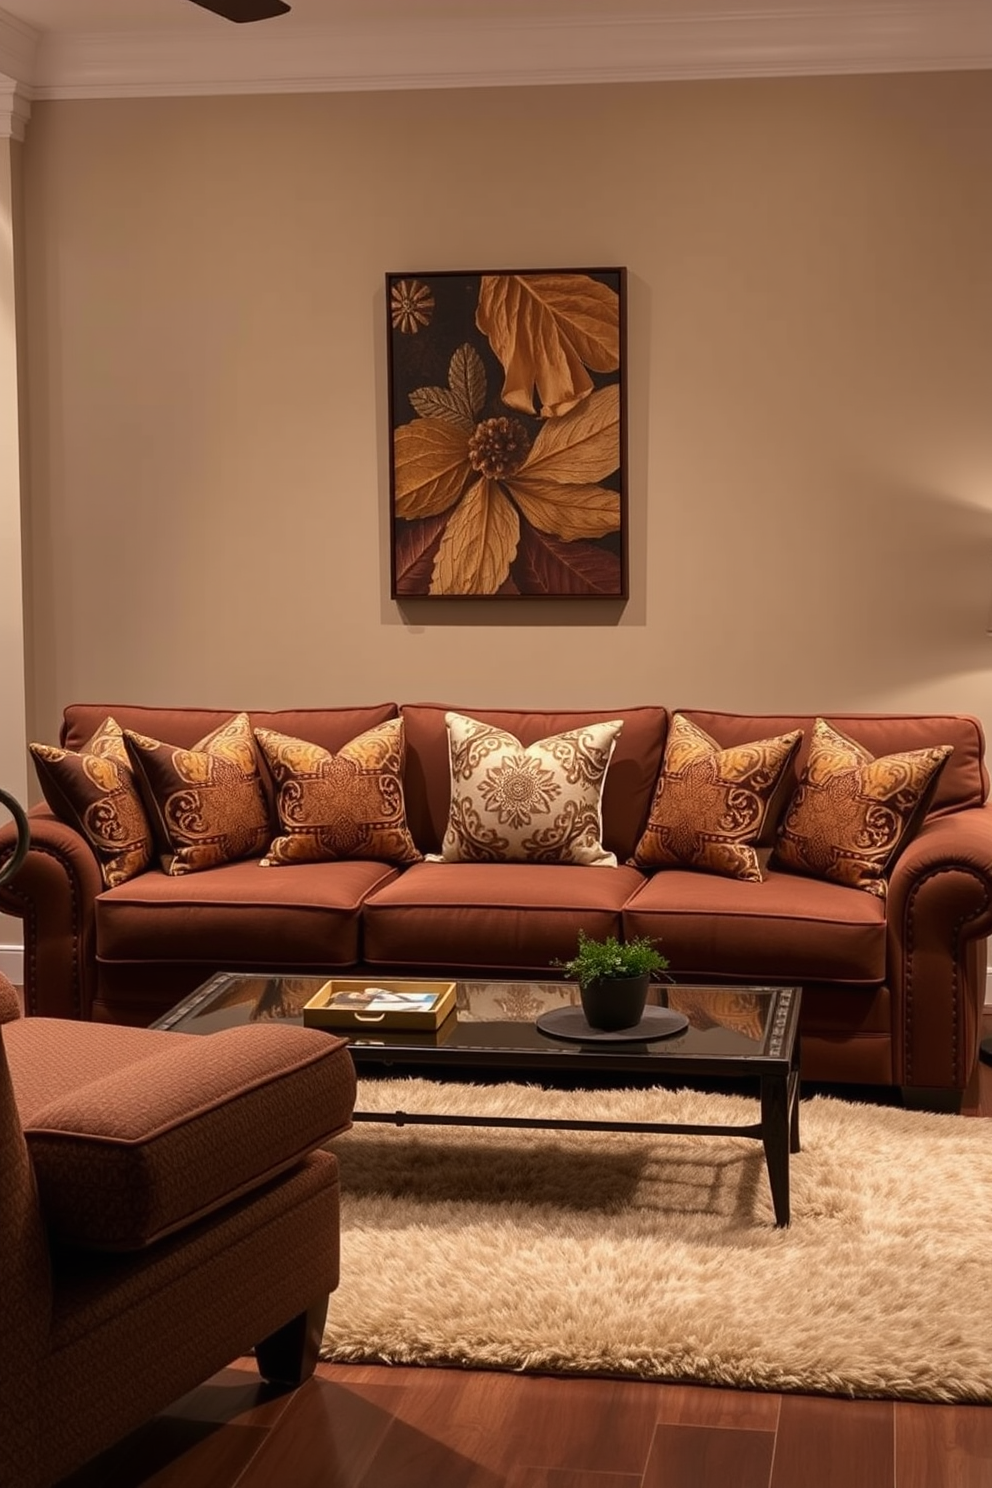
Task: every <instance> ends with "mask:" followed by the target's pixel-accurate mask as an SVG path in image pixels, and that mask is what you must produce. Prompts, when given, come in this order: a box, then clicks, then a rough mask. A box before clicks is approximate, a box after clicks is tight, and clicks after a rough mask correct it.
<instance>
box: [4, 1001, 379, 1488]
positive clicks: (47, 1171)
mask: <svg viewBox="0 0 992 1488" xmlns="http://www.w3.org/2000/svg"><path fill="white" fill-rule="evenodd" d="M0 1025H2V1028H0V1182H2V1185H3V1204H2V1206H0V1246H2V1249H3V1258H4V1284H3V1289H2V1292H0V1483H3V1484H6V1485H10V1488H15V1485H16V1488H45V1485H48V1484H50V1483H54V1482H55V1481H57V1480H60V1479H62V1478H64V1477H65V1475H66V1474H67V1473H69V1472H72V1471H74V1470H75V1469H76V1468H77V1467H79V1466H80V1465H81V1464H82V1463H83V1462H86V1461H87V1460H88V1459H90V1458H91V1457H93V1456H94V1455H95V1454H97V1453H98V1452H101V1451H103V1450H104V1449H105V1448H107V1447H108V1446H110V1445H111V1444H112V1443H113V1442H115V1441H117V1440H118V1439H119V1438H120V1437H122V1436H124V1435H126V1433H127V1432H129V1431H131V1430H132V1429H133V1428H134V1427H136V1426H138V1425H139V1424H141V1422H143V1421H144V1420H146V1419H147V1418H148V1417H150V1416H152V1415H153V1414H154V1413H155V1412H156V1411H158V1410H161V1409H163V1408H164V1407H165V1406H167V1405H168V1404H170V1402H172V1401H173V1400H175V1399H177V1398H178V1397H179V1396H180V1395H182V1394H184V1393H185V1392H186V1391H187V1390H190V1389H192V1388H193V1387H194V1386H195V1385H197V1384H199V1383H200V1382H201V1381H202V1380H204V1379H206V1378H207V1377H208V1376H210V1375H212V1374H214V1373H215V1372H216V1371H217V1370H218V1369H221V1368H223V1367H224V1366H225V1365H226V1364H229V1363H230V1362H231V1360H232V1359H235V1358H238V1357H240V1356H241V1355H242V1354H244V1353H246V1352H247V1351H248V1350H249V1349H250V1348H252V1347H254V1348H255V1353H256V1360H257V1363H258V1368H259V1372H260V1373H261V1374H262V1376H263V1377H264V1378H265V1379H267V1380H270V1381H273V1382H278V1383H281V1384H288V1385H295V1384H299V1383H300V1382H301V1381H302V1380H303V1379H304V1378H306V1377H307V1376H308V1375H309V1374H310V1373H312V1371H313V1367H314V1364H315V1362H316V1357H317V1350H318V1348H319V1344H320V1336H321V1330H322V1326H323V1320H324V1315H325V1313H326V1311H327V1299H328V1294H329V1293H330V1292H331V1291H332V1290H333V1289H334V1288H335V1287H336V1286H337V1284H338V1255H339V1222H338V1188H339V1185H338V1169H337V1161H336V1159H335V1157H334V1156H333V1154H332V1153H330V1152H324V1151H321V1150H319V1149H320V1147H321V1144H323V1143H324V1142H326V1141H327V1140H328V1138H330V1137H332V1136H333V1135H335V1134H336V1133H337V1132H340V1131H342V1130H345V1129H347V1127H348V1126H350V1124H351V1115H352V1109H353V1105H354V1095H355V1072H354V1066H353V1064H352V1060H351V1057H350V1055H349V1053H348V1049H347V1046H346V1044H345V1043H344V1041H343V1040H341V1039H337V1038H333V1037H332V1038H326V1037H322V1036H321V1035H319V1034H317V1033H316V1032H315V1030H313V1029H308V1028H287V1027H285V1026H283V1027H279V1028H276V1027H263V1026H258V1025H254V1026H252V1027H247V1028H237V1029H229V1030H227V1031H226V1033H225V1034H217V1035H215V1036H214V1037H213V1038H210V1039H201V1038H193V1037H191V1036H185V1037H184V1036H183V1035H181V1034H171V1033H162V1032H157V1031H155V1030H153V1029H146V1028H122V1027H110V1026H107V1025H105V1024H102V1025H101V1024H95V1023H81V1022H79V1021H78V1020H73V1021H66V1020H62V1019H54V1018H21V1017H19V1009H18V1006H17V1000H16V997H15V994H14V990H13V988H12V987H11V986H10V983H9V982H7V980H6V979H5V978H4V977H3V976H0ZM231 1035H234V1037H233V1038H232V1037H231ZM287 1035H288V1037H287Z"/></svg>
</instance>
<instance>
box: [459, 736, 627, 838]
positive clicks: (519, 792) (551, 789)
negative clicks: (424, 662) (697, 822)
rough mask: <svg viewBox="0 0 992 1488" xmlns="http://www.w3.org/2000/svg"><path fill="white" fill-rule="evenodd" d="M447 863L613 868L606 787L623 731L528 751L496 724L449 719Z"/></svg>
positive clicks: (541, 742)
mask: <svg viewBox="0 0 992 1488" xmlns="http://www.w3.org/2000/svg"><path fill="white" fill-rule="evenodd" d="M445 722H446V723H447V726H448V746H449V754H450V759H451V807H450V811H449V815H448V829H447V831H446V832H445V834H444V841H443V842H442V844H441V854H440V856H441V858H442V859H443V861H444V862H446V863H561V864H571V865H573V866H575V867H580V868H602V867H609V868H615V867H616V862H617V860H616V856H615V855H614V854H613V853H610V852H607V851H606V849H605V848H604V847H603V842H602V836H603V810H602V798H603V786H604V783H605V781H606V771H607V769H608V767H609V763H610V759H611V757H612V754H613V750H614V746H615V745H616V741H617V737H618V736H619V734H620V731H621V729H622V728H623V723H622V721H621V720H619V719H612V720H610V721H609V722H606V723H589V724H586V725H584V726H583V727H580V728H576V729H570V730H568V732H567V733H562V734H554V735H552V736H551V737H550V738H547V739H538V740H537V741H536V742H535V743H533V744H531V745H530V746H529V747H525V746H524V745H523V744H521V742H520V740H519V739H518V738H516V737H515V736H514V735H513V734H508V733H506V732H505V730H503V729H499V728H496V727H495V726H494V725H493V724H489V723H482V722H480V721H479V720H478V719H475V718H467V717H465V715H464V714H462V713H454V712H452V713H449V714H448V715H447V718H446V719H445Z"/></svg>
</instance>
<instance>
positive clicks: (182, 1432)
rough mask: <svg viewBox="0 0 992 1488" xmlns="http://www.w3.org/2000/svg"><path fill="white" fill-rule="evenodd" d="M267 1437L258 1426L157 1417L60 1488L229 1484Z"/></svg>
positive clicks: (215, 1487)
mask: <svg viewBox="0 0 992 1488" xmlns="http://www.w3.org/2000/svg"><path fill="white" fill-rule="evenodd" d="M268 1435H269V1433H268V1431H266V1430H264V1429H262V1428H261V1427H258V1426H233V1425H230V1424H229V1425H223V1426H221V1425H216V1424H214V1423H212V1422H209V1421H197V1420H191V1419H190V1418H188V1417H187V1418H180V1417H178V1416H156V1417H155V1418H154V1420H152V1421H149V1422H148V1423H147V1425H145V1426H142V1427H141V1428H140V1429H139V1430H137V1431H133V1432H132V1433H131V1435H130V1436H128V1437H125V1439H124V1440H123V1441H122V1442H119V1443H118V1445H117V1446H116V1447H112V1448H111V1449H110V1451H109V1452H104V1453H103V1454H102V1455H101V1456H100V1457H95V1458H94V1459H93V1461H92V1462H90V1463H88V1464H87V1466H86V1467H84V1468H81V1469H80V1470H79V1472H77V1473H73V1474H72V1476H71V1477H68V1478H64V1479H63V1481H62V1484H61V1485H60V1488H110V1485H111V1484H112V1485H113V1488H230V1485H233V1484H234V1483H236V1482H240V1475H241V1473H242V1471H243V1470H244V1468H246V1467H247V1466H248V1464H249V1463H250V1462H251V1460H252V1458H253V1457H254V1456H255V1454H256V1453H257V1452H258V1450H259V1448H260V1447H261V1446H262V1444H263V1443H264V1442H265V1440H266V1438H267V1437H268Z"/></svg>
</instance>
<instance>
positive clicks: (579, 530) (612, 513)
mask: <svg viewBox="0 0 992 1488" xmlns="http://www.w3.org/2000/svg"><path fill="white" fill-rule="evenodd" d="M511 489H512V491H513V498H514V500H515V501H516V503H517V505H518V506H519V508H520V510H521V511H522V512H523V514H524V516H525V517H526V518H527V520H528V522H530V524H531V525H532V526H533V527H537V528H538V529H539V530H540V531H541V532H551V533H553V534H554V535H555V537H560V538H561V539H562V540H563V541H564V542H574V541H575V539H576V538H580V537H605V536H606V534H607V533H608V532H617V531H618V530H619V527H620V495H619V492H617V491H610V490H609V489H608V488H607V487H606V486H559V485H557V484H556V483H555V482H554V481H541V480H538V479H537V477H536V476H535V477H534V478H533V479H531V480H527V479H525V478H524V477H522V476H514V478H513V481H512V483H511Z"/></svg>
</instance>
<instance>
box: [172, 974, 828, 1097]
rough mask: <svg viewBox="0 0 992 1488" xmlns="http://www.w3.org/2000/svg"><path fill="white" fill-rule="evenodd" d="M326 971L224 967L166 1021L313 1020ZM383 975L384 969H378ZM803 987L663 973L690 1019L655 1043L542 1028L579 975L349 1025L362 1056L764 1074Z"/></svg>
mask: <svg viewBox="0 0 992 1488" xmlns="http://www.w3.org/2000/svg"><path fill="white" fill-rule="evenodd" d="M326 980H327V977H326V976H265V975H257V974H249V973H242V972H218V973H216V975H214V976H212V977H211V978H210V980H209V981H207V982H205V983H204V984H203V986H202V987H200V988H198V989H197V991H195V992H193V993H191V994H190V996H189V997H187V998H185V999H184V1000H183V1001H182V1002H181V1003H179V1004H178V1005H177V1006H176V1007H175V1008H173V1009H172V1010H171V1012H169V1013H167V1014H166V1015H165V1016H164V1017H163V1018H160V1019H159V1020H158V1022H157V1023H156V1024H155V1025H154V1026H155V1027H156V1028H168V1029H171V1030H174V1031H176V1032H181V1033H213V1032H216V1031H217V1030H219V1029H222V1028H232V1027H235V1026H237V1025H239V1024H243V1023H253V1022H278V1021H282V1020H285V1021H288V1022H294V1023H302V1022H303V1005H304V1003H305V1002H307V1001H308V999H309V998H311V997H313V996H314V994H315V993H316V992H317V991H318V990H319V988H320V987H321V986H322V985H323V984H324V982H325V981H326ZM370 980H374V977H372V978H370ZM799 1002H800V991H799V989H798V988H796V987H758V986H733V987H728V986H694V985H677V984H667V983H663V982H660V983H656V984H654V985H653V986H652V988H651V992H650V994H649V1003H653V1004H655V1005H663V1006H668V1007H671V1008H673V1009H675V1010H677V1011H679V1012H682V1013H684V1014H685V1015H686V1016H687V1017H688V1019H689V1026H688V1027H687V1028H686V1029H684V1030H683V1031H682V1032H680V1033H677V1034H674V1035H672V1036H670V1037H668V1038H663V1039H658V1040H655V1041H653V1042H651V1043H646V1044H645V1043H638V1044H633V1043H631V1044H626V1043H615V1042H611V1043H609V1044H606V1043H603V1042H597V1041H596V1040H594V1039H590V1041H589V1043H588V1044H587V1043H573V1042H566V1041H564V1040H561V1039H555V1038H553V1037H552V1036H551V1035H549V1034H546V1033H542V1032H541V1031H540V1029H538V1028H537V1026H536V1020H537V1018H538V1017H539V1016H540V1014H542V1013H545V1012H550V1011H551V1010H552V1009H553V1008H559V1007H570V1006H577V1005H578V1004H579V991H578V987H577V986H576V985H575V984H574V983H570V982H554V981H549V982H539V981H522V980H512V979H509V978H508V979H507V980H506V981H495V980H469V979H466V980H465V981H460V982H458V1001H457V1008H456V1011H455V1013H453V1014H452V1015H450V1016H449V1017H448V1018H447V1019H446V1021H445V1022H444V1024H442V1026H441V1027H440V1028H439V1029H438V1030H437V1031H436V1032H411V1031H408V1030H403V1031H396V1032H386V1031H384V1030H381V1029H376V1030H375V1033H374V1034H370V1033H369V1032H367V1031H366V1030H362V1031H360V1032H358V1033H355V1034H353V1033H352V1032H351V1031H345V1032H341V1034H340V1036H341V1037H345V1038H347V1039H348V1042H349V1045H350V1047H351V1049H352V1053H353V1055H354V1058H355V1061H356V1063H358V1064H362V1065H369V1064H397V1063H399V1064H404V1063H405V1064H410V1063H413V1062H424V1063H427V1064H450V1065H452V1066H461V1065H466V1066H467V1065H475V1064H478V1065H483V1066H485V1065H499V1064H508V1063H512V1064H513V1065H515V1066H518V1067H521V1068H535V1069H548V1068H553V1067H555V1066H560V1067H562V1068H564V1067H582V1066H584V1065H594V1064H595V1065H600V1064H603V1063H608V1064H609V1065H610V1066H611V1067H612V1068H614V1069H619V1068H624V1069H631V1070H633V1069H640V1070H641V1071H642V1072H645V1073H647V1072H648V1071H649V1070H650V1068H651V1067H652V1065H655V1064H656V1065H658V1066H659V1073H660V1066H661V1065H662V1064H664V1065H665V1066H666V1067H667V1068H668V1069H669V1070H673V1069H674V1070H681V1071H683V1072H687V1071H690V1070H693V1069H695V1070H698V1071H699V1072H700V1073H706V1072H707V1070H708V1068H709V1067H712V1068H716V1067H720V1066H722V1067H723V1068H726V1067H727V1065H728V1064H730V1065H735V1064H740V1065H741V1066H743V1067H745V1068H746V1069H747V1070H750V1071H751V1072H752V1073H754V1074H762V1073H771V1072H772V1071H774V1070H776V1069H777V1070H781V1069H782V1068H783V1066H788V1064H789V1062H790V1059H791V1057H792V1054H793V1045H794V1043H795V1039H796V1031H797V1027H798V1017H799Z"/></svg>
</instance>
